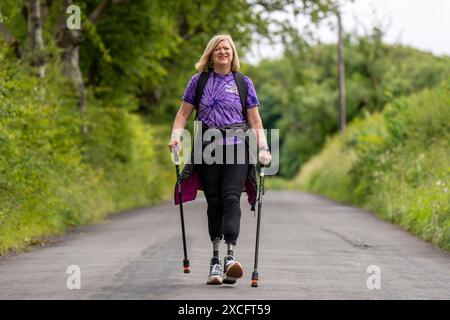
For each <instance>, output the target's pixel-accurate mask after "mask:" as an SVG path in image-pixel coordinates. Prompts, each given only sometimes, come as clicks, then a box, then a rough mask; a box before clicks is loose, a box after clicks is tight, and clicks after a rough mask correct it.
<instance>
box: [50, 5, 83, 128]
mask: <svg viewBox="0 0 450 320" xmlns="http://www.w3.org/2000/svg"><path fill="white" fill-rule="evenodd" d="M72 3H73V1H72V0H64V1H63V4H64V6H63V8H61V16H60V24H59V31H58V33H57V35H56V39H57V44H58V46H59V47H60V48H61V49H62V50H61V64H62V66H61V67H62V70H61V71H62V74H63V76H65V77H67V78H68V79H69V81H70V82H71V84H72V85H73V87H74V90H75V92H76V93H77V97H78V106H79V108H80V112H81V115H82V117H83V118H85V117H86V115H87V101H86V97H87V94H86V88H85V86H84V82H83V75H82V73H81V69H80V62H79V50H80V45H81V44H82V43H83V40H84V36H83V33H82V31H81V30H77V29H74V30H70V29H68V28H67V24H66V20H67V14H66V10H67V7H69V6H70V5H71V4H72ZM82 130H83V132H84V133H87V126H86V125H84V126H83V128H82Z"/></svg>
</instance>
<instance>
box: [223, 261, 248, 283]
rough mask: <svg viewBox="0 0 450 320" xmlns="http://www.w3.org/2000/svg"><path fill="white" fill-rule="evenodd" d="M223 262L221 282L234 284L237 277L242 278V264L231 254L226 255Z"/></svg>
mask: <svg viewBox="0 0 450 320" xmlns="http://www.w3.org/2000/svg"><path fill="white" fill-rule="evenodd" d="M223 264H224V270H225V272H224V276H223V279H222V283H226V284H234V283H236V280H237V279H240V278H242V276H243V275H244V269H243V268H242V265H241V264H240V263H239V262H237V261H236V259H235V258H234V257H233V256H226V257H225V259H224V263H223Z"/></svg>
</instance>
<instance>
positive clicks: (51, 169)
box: [0, 53, 174, 254]
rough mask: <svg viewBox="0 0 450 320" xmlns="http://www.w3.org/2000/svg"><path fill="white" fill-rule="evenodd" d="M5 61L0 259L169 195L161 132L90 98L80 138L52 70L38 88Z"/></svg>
mask: <svg viewBox="0 0 450 320" xmlns="http://www.w3.org/2000/svg"><path fill="white" fill-rule="evenodd" d="M11 61H12V60H11V59H7V58H6V57H5V56H4V55H2V54H1V53H0V65H2V68H1V70H0V254H4V253H6V252H8V251H9V250H21V249H24V248H26V247H27V246H28V245H29V244H35V243H39V242H41V241H44V240H45V236H47V235H51V234H61V233H64V232H65V231H66V230H67V229H68V228H70V227H73V226H77V225H80V224H84V223H94V222H98V221H101V220H102V219H103V218H104V217H105V216H106V215H107V214H108V213H112V212H117V211H121V210H125V209H130V208H135V207H140V206H145V205H149V204H152V203H156V202H159V201H160V200H161V199H165V198H167V197H169V196H170V190H171V188H172V186H173V182H174V177H173V175H174V174H171V173H172V172H171V171H170V169H171V166H170V162H169V161H170V157H169V156H168V152H167V153H164V154H161V152H160V151H161V150H166V148H163V147H165V146H164V145H163V144H164V142H166V141H165V140H166V139H163V138H165V137H167V136H169V135H168V134H167V132H162V131H161V128H157V127H150V126H149V125H148V124H145V123H143V121H142V120H141V119H140V118H139V117H138V116H136V115H130V114H129V113H127V112H126V111H122V109H120V108H117V107H116V108H115V107H113V106H108V107H105V106H100V105H99V102H97V101H95V100H93V99H92V100H91V101H90V102H89V113H88V118H87V119H85V120H84V121H85V122H86V123H87V126H88V129H89V131H88V134H87V135H83V134H81V133H80V132H81V131H80V128H81V125H82V119H81V117H80V114H79V112H78V110H77V107H76V103H75V101H74V99H73V98H71V97H70V95H68V94H67V92H66V94H65V95H63V94H61V92H64V90H68V89H69V87H67V86H66V85H65V84H64V83H63V82H61V81H60V80H58V78H57V77H53V76H52V74H53V73H52V69H51V66H49V67H48V70H47V72H48V76H47V80H46V83H39V82H38V81H37V80H36V79H35V78H34V77H32V76H30V75H28V74H27V73H26V71H25V70H26V68H24V67H23V66H20V65H18V64H17V65H16V64H14V63H13V62H11ZM55 74H56V72H55Z"/></svg>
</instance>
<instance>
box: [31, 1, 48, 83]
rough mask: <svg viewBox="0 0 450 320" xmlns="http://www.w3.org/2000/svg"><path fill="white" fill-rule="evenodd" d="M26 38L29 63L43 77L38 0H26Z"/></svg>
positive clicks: (43, 61) (40, 20)
mask: <svg viewBox="0 0 450 320" xmlns="http://www.w3.org/2000/svg"><path fill="white" fill-rule="evenodd" d="M27 9H28V38H29V39H30V48H31V65H32V66H33V67H35V68H36V69H37V71H36V72H37V75H38V76H39V78H41V79H43V78H44V77H45V57H44V39H43V37H42V25H43V23H42V16H41V7H40V1H39V0H28V2H27Z"/></svg>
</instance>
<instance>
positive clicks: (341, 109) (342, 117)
mask: <svg viewBox="0 0 450 320" xmlns="http://www.w3.org/2000/svg"><path fill="white" fill-rule="evenodd" d="M336 16H337V20H338V74H339V130H340V132H344V130H345V126H346V114H345V64H344V39H343V38H344V37H343V30H342V20H341V13H340V12H339V10H337V11H336Z"/></svg>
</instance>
